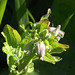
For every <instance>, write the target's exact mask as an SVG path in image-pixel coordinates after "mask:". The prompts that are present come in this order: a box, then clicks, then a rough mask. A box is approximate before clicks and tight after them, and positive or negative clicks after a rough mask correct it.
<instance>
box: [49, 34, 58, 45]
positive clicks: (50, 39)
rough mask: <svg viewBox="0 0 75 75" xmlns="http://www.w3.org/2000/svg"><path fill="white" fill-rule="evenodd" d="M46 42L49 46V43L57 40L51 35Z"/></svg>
mask: <svg viewBox="0 0 75 75" xmlns="http://www.w3.org/2000/svg"><path fill="white" fill-rule="evenodd" d="M48 41H49V43H50V44H51V43H53V42H55V41H57V38H56V37H55V36H54V35H53V34H51V37H50V38H49V39H48Z"/></svg>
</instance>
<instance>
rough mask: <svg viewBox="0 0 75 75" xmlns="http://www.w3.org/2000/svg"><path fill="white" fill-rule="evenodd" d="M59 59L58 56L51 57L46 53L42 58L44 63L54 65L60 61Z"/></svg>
mask: <svg viewBox="0 0 75 75" xmlns="http://www.w3.org/2000/svg"><path fill="white" fill-rule="evenodd" d="M60 60H61V59H60V57H58V56H52V55H50V54H49V53H48V52H46V55H45V56H44V61H47V62H50V63H52V64H55V63H56V62H58V61H60Z"/></svg>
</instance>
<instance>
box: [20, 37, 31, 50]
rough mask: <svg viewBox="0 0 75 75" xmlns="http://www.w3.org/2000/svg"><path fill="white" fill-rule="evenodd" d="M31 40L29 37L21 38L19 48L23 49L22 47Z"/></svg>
mask: <svg viewBox="0 0 75 75" xmlns="http://www.w3.org/2000/svg"><path fill="white" fill-rule="evenodd" d="M31 41H32V39H31V38H28V39H23V40H22V42H21V43H20V46H21V48H22V49H24V47H25V46H26V45H27V44H28V43H29V42H31Z"/></svg>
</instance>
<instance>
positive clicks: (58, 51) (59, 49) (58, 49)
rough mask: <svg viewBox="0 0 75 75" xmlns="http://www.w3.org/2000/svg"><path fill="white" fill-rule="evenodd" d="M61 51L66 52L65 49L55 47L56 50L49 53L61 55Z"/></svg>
mask: <svg viewBox="0 0 75 75" xmlns="http://www.w3.org/2000/svg"><path fill="white" fill-rule="evenodd" d="M63 51H66V49H64V48H61V47H56V48H53V49H52V50H51V51H50V52H49V53H50V54H54V53H61V52H63Z"/></svg>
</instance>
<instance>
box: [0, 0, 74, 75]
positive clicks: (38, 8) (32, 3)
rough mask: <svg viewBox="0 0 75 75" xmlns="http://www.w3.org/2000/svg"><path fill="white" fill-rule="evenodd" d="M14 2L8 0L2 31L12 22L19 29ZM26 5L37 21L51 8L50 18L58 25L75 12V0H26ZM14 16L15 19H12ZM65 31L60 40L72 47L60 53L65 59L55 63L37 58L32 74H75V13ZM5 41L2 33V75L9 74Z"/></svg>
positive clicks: (0, 56)
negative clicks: (4, 51) (3, 47)
mask: <svg viewBox="0 0 75 75" xmlns="http://www.w3.org/2000/svg"><path fill="white" fill-rule="evenodd" d="M14 4H15V0H8V2H7V6H6V9H5V13H4V16H3V19H2V23H1V26H0V32H1V31H2V30H3V27H4V26H5V24H10V25H11V26H12V27H14V28H15V29H17V30H18V23H17V21H16V17H13V16H12V15H13V13H14V11H15V5H14ZM26 7H27V8H28V9H29V10H30V12H31V13H32V15H33V17H34V18H35V20H36V22H38V21H39V20H40V18H41V16H42V15H44V14H46V12H47V9H48V8H51V10H52V14H51V17H50V18H49V19H50V21H51V22H52V23H53V24H54V26H57V25H59V24H61V25H63V24H62V23H63V22H65V20H66V19H67V18H68V17H69V16H70V15H71V14H72V13H73V14H74V13H75V0H26ZM12 17H13V19H15V20H13V21H11V20H12ZM64 31H65V36H64V38H63V39H61V40H60V42H61V43H65V44H68V45H69V46H70V48H69V49H68V50H67V51H66V52H63V53H62V54H59V56H60V57H62V58H63V60H62V61H60V62H58V63H56V64H55V65H53V64H50V63H47V62H42V61H40V60H36V61H34V63H35V71H34V72H33V73H32V74H30V75H75V60H74V59H75V15H73V17H72V18H71V20H70V21H69V23H68V25H67V27H66V29H65V30H64ZM3 41H4V39H3V37H2V35H1V34H0V75H8V66H7V62H6V55H5V54H4V53H3V52H2V46H3Z"/></svg>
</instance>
